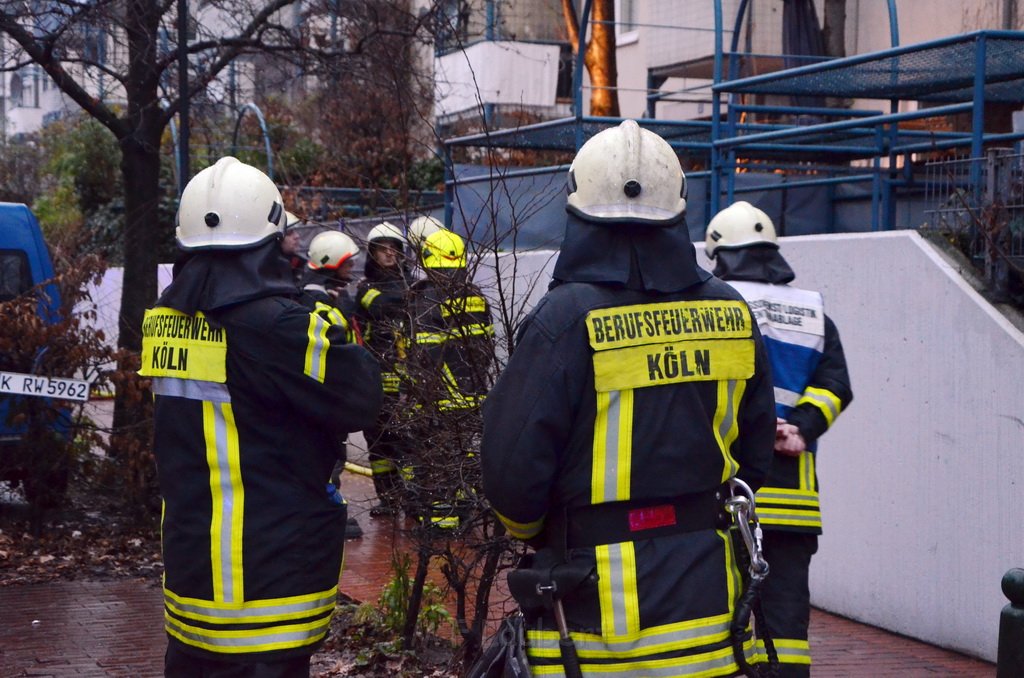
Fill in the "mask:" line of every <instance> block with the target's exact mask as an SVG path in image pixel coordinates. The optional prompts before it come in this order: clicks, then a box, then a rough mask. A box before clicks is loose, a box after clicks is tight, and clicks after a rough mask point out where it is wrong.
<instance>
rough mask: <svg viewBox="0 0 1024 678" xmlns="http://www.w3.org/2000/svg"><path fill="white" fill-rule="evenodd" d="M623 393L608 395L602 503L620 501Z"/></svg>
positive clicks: (617, 392)
mask: <svg viewBox="0 0 1024 678" xmlns="http://www.w3.org/2000/svg"><path fill="white" fill-rule="evenodd" d="M621 403H622V393H621V392H620V391H611V392H609V393H608V414H607V417H606V421H607V424H608V427H607V429H606V430H605V436H604V497H602V498H601V501H602V502H608V501H618V498H619V485H618V481H619V419H620V415H621V413H622V408H621Z"/></svg>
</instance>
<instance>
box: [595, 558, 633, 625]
mask: <svg viewBox="0 0 1024 678" xmlns="http://www.w3.org/2000/svg"><path fill="white" fill-rule="evenodd" d="M630 546H632V544H630ZM604 548H607V549H608V570H609V572H610V574H611V581H609V582H608V583H607V587H608V588H609V589H610V590H609V594H610V597H611V604H612V619H614V621H615V634H616V635H620V636H622V635H625V634H627V633H629V632H630V631H631V630H632V629H630V628H629V612H628V611H627V610H626V577H625V574H624V573H623V567H624V563H623V558H622V549H623V545H622V544H608V545H607V547H604ZM632 593H633V595H636V591H632ZM602 631H605V632H607V629H602Z"/></svg>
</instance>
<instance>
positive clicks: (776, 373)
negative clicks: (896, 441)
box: [716, 247, 853, 534]
mask: <svg viewBox="0 0 1024 678" xmlns="http://www.w3.org/2000/svg"><path fill="white" fill-rule="evenodd" d="M739 252H742V250H737V253H739ZM750 254H753V256H749V255H748V256H746V257H743V258H740V257H737V256H736V255H735V253H734V254H730V253H727V252H724V251H723V252H720V253H719V258H720V259H721V261H719V263H718V265H717V267H716V274H720V275H721V276H723V277H724V278H725V279H726V280H728V281H729V283H730V284H731V285H732V286H733V287H734V288H736V289H737V290H738V291H739V292H740V293H741V294H742V295H743V297H744V299H746V300H747V303H749V304H750V308H751V312H752V313H753V314H754V317H755V319H756V321H757V324H758V326H759V327H760V329H761V333H762V334H763V335H764V338H765V348H766V349H767V351H768V357H769V360H770V362H771V366H772V380H773V383H774V390H775V411H776V415H777V416H778V417H780V418H782V419H785V420H786V421H788V422H789V423H791V424H793V425H795V426H796V427H797V428H799V429H800V434H801V435H802V436H803V437H804V441H805V442H806V443H807V449H806V450H805V451H804V452H802V453H801V454H800V455H799V456H797V457H790V456H786V455H781V454H780V455H776V456H775V460H774V462H773V463H772V471H771V474H770V475H769V477H768V480H767V481H766V482H765V485H764V487H762V488H761V489H760V490H759V491H758V493H757V513H758V516H759V517H760V519H761V524H762V526H763V527H765V529H775V530H787V531H796V532H807V533H812V534H821V505H820V500H819V494H818V477H817V472H816V463H815V462H816V459H817V446H818V445H817V441H818V438H819V437H820V436H821V435H822V434H823V433H825V431H827V430H828V428H829V427H830V426H831V425H832V424H833V422H835V420H836V418H837V417H838V416H839V414H840V412H842V411H843V410H844V409H845V408H846V407H847V406H848V405H849V404H850V402H851V401H852V400H853V392H852V390H851V388H850V375H849V372H848V371H847V368H846V358H845V356H844V354H843V345H842V343H841V341H840V339H839V331H838V330H837V328H836V326H835V323H833V322H832V319H831V318H829V317H828V316H827V315H826V314H825V308H824V302H823V300H822V297H821V294H819V293H818V292H814V291H810V290H803V289H799V288H796V287H792V286H790V285H789V284H787V283H788V282H789V280H792V277H793V276H792V275H791V274H790V275H782V276H780V275H773V274H772V271H780V270H782V269H783V267H784V266H785V267H786V268H788V264H785V260H784V259H783V258H782V255H781V254H779V253H778V250H776V249H774V248H769V247H758V248H752V251H751V252H750ZM723 255H725V256H724V258H723ZM769 267H770V268H769ZM790 270H791V269H790ZM758 278H760V279H761V280H773V279H774V280H780V281H784V282H779V283H771V282H761V281H758V280H757V279H758Z"/></svg>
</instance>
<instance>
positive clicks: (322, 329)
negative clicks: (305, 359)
mask: <svg viewBox="0 0 1024 678" xmlns="http://www.w3.org/2000/svg"><path fill="white" fill-rule="evenodd" d="M312 317H313V318H314V327H313V338H314V339H313V346H312V347H311V349H310V350H311V360H312V362H311V364H310V368H309V373H310V376H312V377H315V378H316V379H317V380H318V381H323V378H322V377H321V376H320V375H322V374H323V368H322V367H320V363H321V361H322V360H323V359H324V351H326V350H327V328H328V324H327V322H326V321H325V320H324V319H323V318H321V317H320V316H318V315H316V314H313V316H312Z"/></svg>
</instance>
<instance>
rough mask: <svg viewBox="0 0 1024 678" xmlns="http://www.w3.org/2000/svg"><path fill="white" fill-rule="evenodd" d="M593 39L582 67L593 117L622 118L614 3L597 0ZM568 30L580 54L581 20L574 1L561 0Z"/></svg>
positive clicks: (574, 50)
mask: <svg viewBox="0 0 1024 678" xmlns="http://www.w3.org/2000/svg"><path fill="white" fill-rule="evenodd" d="M591 11H592V16H591V19H592V23H593V29H592V31H591V33H592V37H591V38H590V40H589V41H588V42H587V44H586V45H585V46H584V47H583V63H584V65H585V66H586V67H587V74H589V75H590V85H591V87H592V88H593V89H592V90H591V93H590V114H591V115H603V116H609V117H613V118H614V117H618V116H619V94H618V92H617V91H616V89H615V87H616V85H617V83H618V67H617V66H616V62H615V0H594V4H593V9H592V10H591ZM562 13H563V14H564V15H565V27H566V30H568V31H569V42H570V43H571V44H572V49H573V52H574V53H575V54H579V52H580V31H579V25H580V20H579V16H578V15H577V13H576V5H575V3H574V2H573V0H562Z"/></svg>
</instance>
